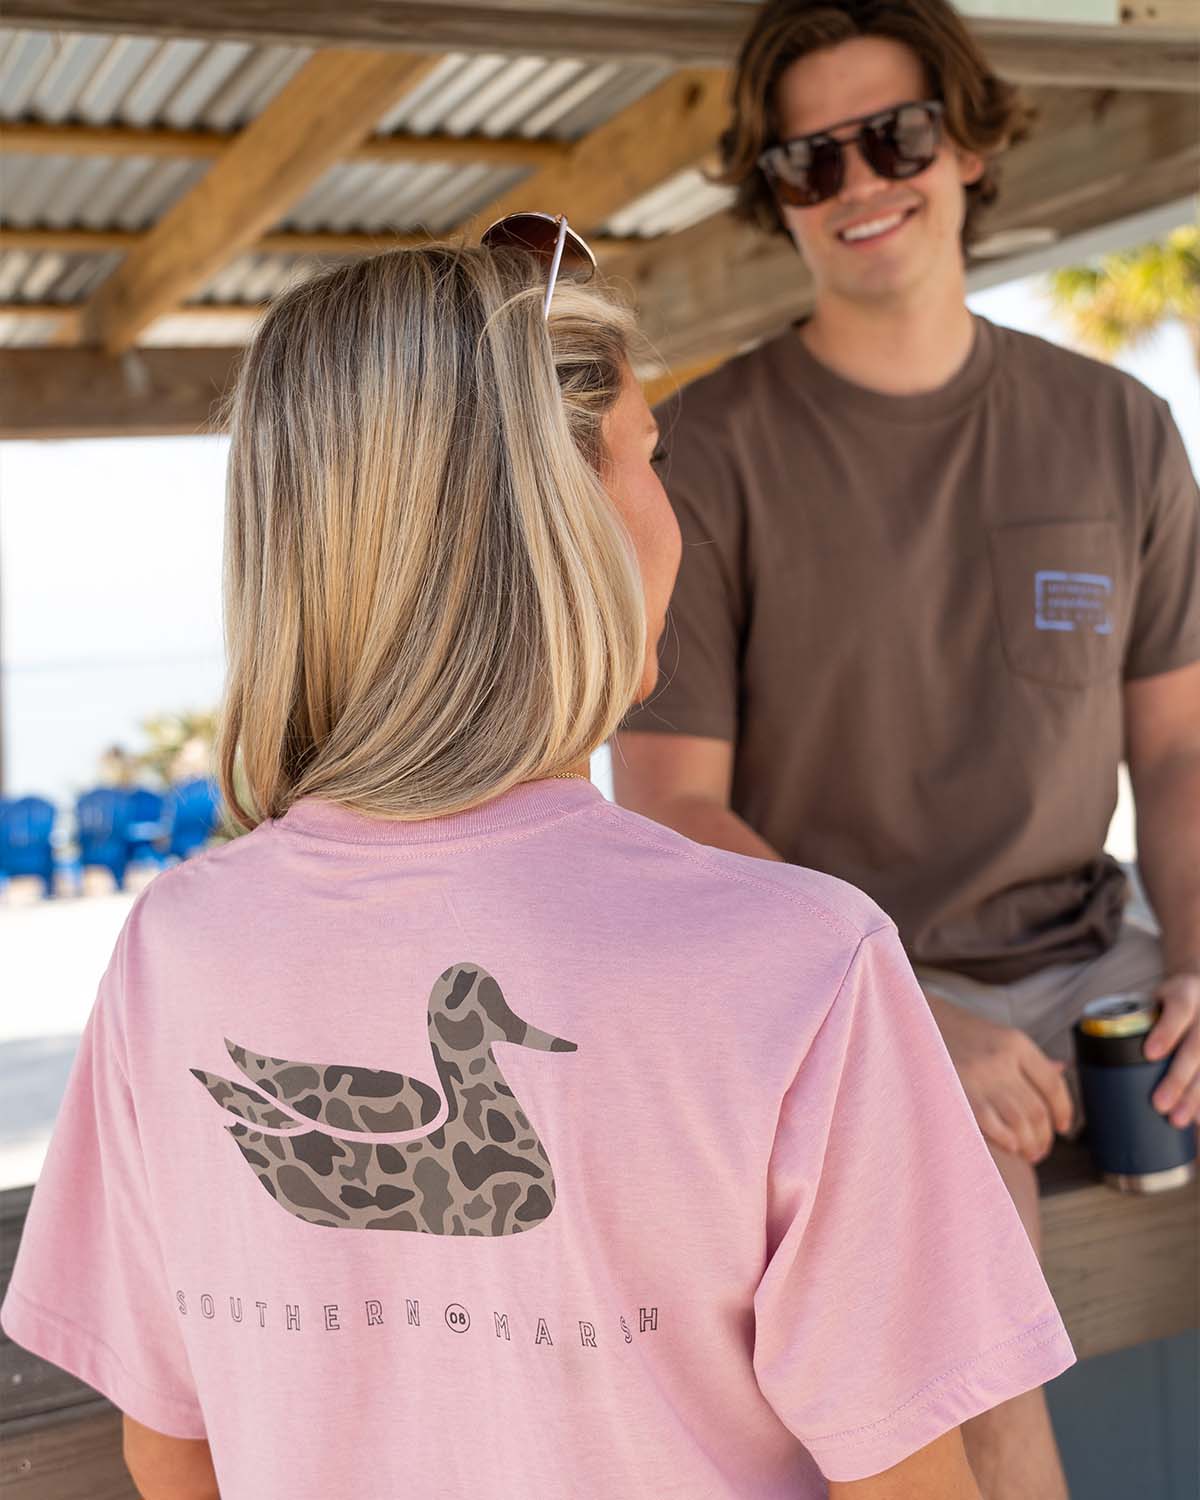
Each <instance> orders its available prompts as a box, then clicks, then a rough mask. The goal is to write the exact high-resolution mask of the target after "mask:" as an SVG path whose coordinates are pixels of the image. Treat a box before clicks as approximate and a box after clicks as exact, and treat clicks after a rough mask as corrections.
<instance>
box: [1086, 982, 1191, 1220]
mask: <svg viewBox="0 0 1200 1500" xmlns="http://www.w3.org/2000/svg"><path fill="white" fill-rule="evenodd" d="M1160 1010H1161V1006H1160V1005H1159V1003H1158V1001H1156V1000H1155V999H1154V998H1153V997H1152V996H1151V995H1148V994H1145V993H1137V994H1125V995H1104V996H1102V997H1101V998H1100V999H1098V1000H1093V1001H1092V1002H1091V1003H1090V1004H1089V1005H1086V1006H1085V1007H1084V1011H1083V1014H1082V1016H1081V1017H1080V1018H1079V1020H1078V1021H1076V1023H1075V1027H1074V1032H1075V1061H1076V1065H1077V1067H1078V1069H1079V1087H1080V1092H1081V1093H1082V1095H1083V1108H1084V1113H1085V1115H1086V1116H1087V1134H1088V1139H1089V1143H1090V1146H1091V1151H1092V1157H1093V1159H1094V1160H1095V1163H1096V1166H1097V1168H1098V1169H1099V1171H1100V1172H1101V1174H1102V1175H1103V1177H1104V1180H1105V1182H1107V1183H1108V1184H1109V1185H1110V1186H1112V1187H1115V1188H1118V1189H1119V1190H1120V1191H1121V1192H1126V1193H1159V1192H1164V1191H1166V1190H1168V1189H1170V1188H1177V1187H1183V1186H1184V1185H1185V1184H1186V1183H1188V1182H1190V1181H1191V1180H1192V1178H1193V1177H1194V1176H1195V1173H1196V1126H1195V1125H1194V1124H1192V1125H1183V1126H1180V1125H1172V1124H1171V1122H1170V1120H1169V1119H1168V1118H1167V1116H1166V1115H1164V1114H1160V1113H1159V1111H1158V1110H1157V1109H1155V1107H1154V1105H1153V1103H1152V1102H1151V1095H1152V1094H1153V1093H1154V1090H1155V1089H1156V1088H1157V1087H1158V1084H1159V1080H1160V1079H1161V1078H1162V1077H1163V1076H1164V1074H1165V1073H1166V1071H1167V1069H1168V1068H1169V1067H1170V1065H1171V1058H1170V1057H1163V1058H1158V1059H1156V1060H1155V1061H1153V1062H1151V1061H1149V1060H1148V1059H1147V1058H1146V1055H1145V1053H1144V1052H1143V1050H1142V1048H1143V1045H1144V1043H1145V1040H1146V1037H1147V1035H1148V1034H1149V1032H1150V1031H1151V1030H1152V1029H1153V1027H1154V1024H1155V1022H1156V1021H1157V1020H1158V1016H1159V1011H1160Z"/></svg>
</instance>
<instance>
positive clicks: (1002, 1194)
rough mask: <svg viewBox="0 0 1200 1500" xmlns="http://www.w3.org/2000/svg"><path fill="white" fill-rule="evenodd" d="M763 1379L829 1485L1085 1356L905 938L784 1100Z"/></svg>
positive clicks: (757, 1358) (847, 992) (857, 978)
mask: <svg viewBox="0 0 1200 1500" xmlns="http://www.w3.org/2000/svg"><path fill="white" fill-rule="evenodd" d="M768 1204H769V1209H768V1225H767V1244H768V1254H769V1258H768V1262H767V1266H766V1269H765V1272H764V1274H763V1276H762V1279H761V1281H760V1283H759V1286H758V1289H757V1293H756V1295H755V1304H754V1305H755V1320H756V1333H755V1349H754V1367H755V1372H756V1374H757V1377H758V1382H759V1385H760V1388H761V1389H762V1391H763V1393H764V1395H765V1396H766V1398H767V1400H768V1401H769V1402H770V1403H771V1405H772V1407H773V1408H774V1409H775V1411H776V1412H777V1413H778V1415H779V1417H780V1419H781V1420H782V1421H783V1422H784V1423H785V1424H786V1425H787V1426H788V1427H789V1428H790V1429H791V1431H792V1432H794V1433H795V1435H796V1436H797V1437H798V1438H799V1439H800V1441H801V1442H802V1443H803V1444H804V1445H805V1447H806V1448H807V1449H808V1450H809V1452H810V1453H811V1454H812V1456H813V1458H814V1459H815V1460H816V1462H817V1463H818V1465H819V1466H820V1468H821V1471H822V1472H823V1473H824V1475H825V1476H826V1478H827V1479H830V1480H839V1481H843V1482H845V1481H850V1480H855V1479H864V1478H866V1477H867V1476H869V1475H872V1474H878V1473H880V1472H882V1471H883V1470H884V1469H888V1468H891V1467H892V1466H893V1465H894V1464H897V1463H899V1462H900V1461H901V1460H902V1459H904V1458H907V1457H908V1456H909V1455H910V1454H912V1453H915V1452H916V1451H917V1450H918V1449H920V1448H923V1447H925V1446H926V1445H927V1444H929V1443H931V1442H933V1440H934V1439H935V1438H937V1437H939V1436H941V1435H942V1434H943V1433H945V1432H948V1431H949V1430H950V1429H952V1428H954V1427H957V1426H958V1425H960V1424H961V1423H962V1422H964V1421H965V1420H967V1419H968V1418H969V1417H973V1416H976V1415H978V1413H980V1412H982V1411H987V1410H989V1409H990V1408H991V1407H994V1406H997V1405H999V1404H1000V1403H1001V1402H1002V1401H1007V1400H1008V1399H1010V1398H1011V1397H1013V1396H1016V1395H1019V1394H1020V1393H1021V1392H1022V1391H1026V1390H1030V1389H1032V1388H1034V1387H1036V1386H1039V1385H1042V1384H1044V1383H1045V1382H1046V1381H1047V1380H1049V1379H1051V1377H1053V1376H1055V1375H1058V1374H1059V1373H1060V1372H1061V1371H1063V1370H1064V1369H1066V1368H1067V1367H1068V1366H1069V1365H1070V1364H1072V1363H1073V1362H1074V1359H1075V1354H1074V1351H1073V1349H1072V1348H1071V1344H1070V1341H1069V1339H1068V1337H1067V1333H1066V1330H1065V1328H1064V1327H1063V1323H1062V1320H1061V1319H1060V1317H1059V1314H1058V1311H1057V1309H1056V1308H1055V1306H1054V1302H1053V1300H1052V1298H1051V1296H1050V1292H1049V1289H1048V1288H1047V1286H1046V1282H1045V1279H1044V1278H1043V1276H1042V1272H1041V1268H1040V1267H1039V1265H1038V1262H1037V1257H1036V1255H1035V1254H1034V1251H1033V1248H1032V1246H1031V1245H1030V1243H1029V1239H1028V1237H1027V1235H1026V1233H1025V1229H1024V1227H1023V1225H1022V1224H1021V1221H1020V1218H1019V1217H1018V1215H1017V1211H1016V1208H1015V1207H1014V1206H1013V1203H1012V1201H1011V1199H1010V1198H1009V1195H1008V1192H1007V1190H1006V1188H1005V1187H1004V1183H1003V1181H1002V1179H1001V1177H1000V1173H999V1171H998V1169H997V1167H996V1165H995V1163H994V1162H993V1160H992V1158H991V1154H990V1153H989V1151H988V1149H987V1146H986V1145H985V1143H984V1140H983V1136H982V1135H981V1133H980V1131H979V1129H978V1127H977V1125H976V1123H975V1120H974V1117H973V1115H972V1114H971V1110H970V1106H969V1105H968V1103H967V1100H966V1096H965V1094H964V1093H963V1091H962V1087H961V1085H960V1083H959V1081H958V1076H957V1074H956V1073H955V1071H954V1065H953V1063H952V1062H951V1060H950V1057H949V1054H948V1053H947V1051H946V1048H945V1045H944V1044H943V1042H942V1039H941V1035H940V1033H939V1032H938V1029H937V1025H936V1023H935V1021H934V1019H933V1016H932V1013H931V1012H930V1010H929V1007H928V1004H927V1002H926V1001H925V999H924V997H923V996H922V994H921V992H920V990H919V989H918V987H917V983H916V980H915V979H914V977H913V974H912V970H911V968H910V967H909V964H908V960H907V959H906V958H905V956H904V952H903V949H902V948H901V946H900V941H899V938H898V937H897V935H896V932H895V929H894V928H891V927H888V928H886V929H880V930H879V931H877V932H876V933H873V934H872V935H871V936H870V937H868V938H866V939H864V940H863V943H862V944H861V946H860V948H859V951H858V953H857V955H856V956H855V959H854V961H853V962H852V964H851V966H850V968H849V970H848V972H847V975H846V978H845V981H844V982H843V984H842V987H841V990H840V992H839V994H838V996H837V999H836V1000H835V1002H834V1004H833V1005H832V1007H831V1008H830V1010H829V1013H828V1015H827V1016H826V1018H825V1020H824V1021H823V1023H822V1025H821V1028H820V1030H819V1031H818V1033H817V1035H816V1037H815V1039H814V1041H813V1043H812V1046H811V1048H810V1049H809V1051H808V1053H807V1055H806V1057H805V1059H804V1061H803V1063H802V1064H801V1065H800V1067H799V1069H798V1071H797V1076H796V1078H795V1080H794V1082H793V1084H792V1086H791V1088H790V1089H789V1091H788V1093H787V1095H786V1096H785V1098H784V1101H783V1105H782V1108H781V1111H780V1117H779V1122H778V1129H777V1134H776V1139H775V1145H774V1149H773V1152H772V1157H771V1166H770V1174H769V1193H768Z"/></svg>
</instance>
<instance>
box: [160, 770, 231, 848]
mask: <svg viewBox="0 0 1200 1500" xmlns="http://www.w3.org/2000/svg"><path fill="white" fill-rule="evenodd" d="M167 801H168V806H167V819H168V821H169V823H170V825H171V834H170V841H169V843H168V846H167V847H168V852H169V853H170V854H172V855H173V856H174V857H175V858H176V859H187V858H188V857H189V856H190V855H192V854H195V853H196V852H197V850H199V849H203V848H204V846H205V844H207V843H208V840H209V839H210V837H211V836H212V833H213V830H214V829H215V828H216V826H217V822H218V819H219V817H220V809H221V795H220V792H219V791H218V790H217V784H216V782H215V781H210V780H209V779H208V778H207V777H205V776H198V777H197V778H196V779H195V780H194V781H181V782H179V783H178V784H177V785H176V786H173V787H172V788H171V791H170V794H169V796H168V799H167Z"/></svg>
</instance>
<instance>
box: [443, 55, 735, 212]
mask: <svg viewBox="0 0 1200 1500" xmlns="http://www.w3.org/2000/svg"><path fill="white" fill-rule="evenodd" d="M727 89H728V75H727V74H726V73H725V72H724V71H722V70H720V69H684V70H683V71H681V72H679V73H675V74H673V75H672V76H671V77H669V78H667V79H665V80H664V81H663V82H662V83H660V84H659V85H658V86H657V87H656V88H653V89H651V90H650V92H649V93H647V94H643V95H642V97H641V98H640V99H638V100H636V101H635V102H634V103H633V104H631V105H630V106H629V107H628V108H627V109H624V110H622V111H621V112H620V114H618V115H615V116H614V117H613V118H612V119H611V120H607V121H605V123H604V124H603V125H600V126H597V128H596V129H595V130H593V131H592V132H591V133H590V134H589V135H586V136H584V138H583V139H582V140H581V141H577V142H576V143H575V144H574V145H573V146H572V147H571V150H570V152H569V154H568V155H567V156H566V157H565V158H564V159H563V160H562V161H561V162H557V163H555V164H554V165H552V166H548V167H544V168H543V169H542V170H541V171H540V172H538V173H537V174H536V175H535V176H533V177H529V178H526V180H525V181H523V182H520V183H518V184H517V186H516V187H514V188H512V189H510V190H509V191H508V192H505V193H502V194H501V195H500V196H499V197H498V198H494V199H493V200H492V201H491V202H490V203H488V204H487V205H486V206H485V207H484V208H482V209H480V210H479V212H478V213H477V214H476V215H475V217H474V219H473V220H472V222H471V223H470V224H469V225H467V226H465V228H466V232H467V234H468V235H469V236H471V235H474V234H475V233H476V232H478V231H480V230H482V229H485V228H486V227H487V225H488V224H489V223H491V222H492V221H493V220H494V219H498V218H501V217H502V216H503V215H504V214H507V213H512V212H513V211H514V210H519V209H522V208H545V209H548V210H549V211H551V212H552V213H565V214H566V215H567V217H568V218H569V219H570V220H571V222H572V223H573V224H576V225H577V226H578V227H579V228H580V229H581V230H584V231H587V230H594V229H595V228H597V227H598V226H599V225H601V224H603V223H604V221H605V220H606V219H607V218H609V217H610V216H611V215H612V214H614V213H615V212H616V211H617V210H618V209H620V208H624V207H626V206H627V205H628V204H630V203H632V202H634V200H635V199H637V198H639V197H641V195H642V194H643V193H646V192H649V191H650V189H651V188H654V187H658V186H659V184H660V183H662V182H665V181H666V180H667V179H668V178H670V177H673V176H674V175H675V174H676V173H678V172H681V171H683V170H684V169H685V168H687V167H694V166H695V165H696V164H697V163H698V162H700V161H702V160H703V159H704V158H705V157H707V156H709V155H710V154H711V153H712V152H713V151H714V149H715V147H716V143H717V138H718V136H719V135H720V133H721V131H722V130H723V129H724V128H725V125H726V123H727V120H728V113H729V109H728V101H727V97H726V93H727Z"/></svg>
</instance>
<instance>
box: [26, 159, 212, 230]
mask: <svg viewBox="0 0 1200 1500" xmlns="http://www.w3.org/2000/svg"><path fill="white" fill-rule="evenodd" d="M206 169H207V163H206V162H203V161H189V160H187V159H186V158H184V159H181V160H174V161H173V160H169V159H168V160H164V159H163V158H161V157H150V156H82V157H81V156H23V155H21V154H20V153H19V152H14V153H13V154H12V155H11V156H5V157H4V158H3V167H2V170H0V189H2V199H3V215H4V222H5V223H6V224H8V225H11V226H14V227H16V228H18V229H31V228H35V227H39V228H40V227H47V228H54V229H67V228H79V229H146V228H148V227H149V226H150V225H151V224H153V223H154V222H155V221H156V220H157V219H159V218H160V217H161V216H162V215H163V214H164V213H165V212H166V210H167V209H168V208H170V206H171V205H172V204H173V203H174V202H175V201H176V200H177V199H178V198H181V197H182V196H183V195H184V193H186V192H187V191H188V189H189V188H190V187H192V186H193V185H194V184H195V183H197V182H199V180H200V178H201V177H203V176H204V173H205V171H206Z"/></svg>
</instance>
